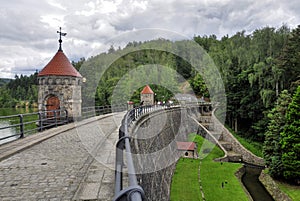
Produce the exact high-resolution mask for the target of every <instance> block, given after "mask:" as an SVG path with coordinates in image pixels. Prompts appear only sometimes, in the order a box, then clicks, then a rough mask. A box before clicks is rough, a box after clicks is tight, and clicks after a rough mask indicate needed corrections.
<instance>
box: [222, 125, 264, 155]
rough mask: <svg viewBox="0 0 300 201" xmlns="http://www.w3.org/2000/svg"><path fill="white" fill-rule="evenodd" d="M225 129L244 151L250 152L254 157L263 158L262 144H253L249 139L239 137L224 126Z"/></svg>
mask: <svg viewBox="0 0 300 201" xmlns="http://www.w3.org/2000/svg"><path fill="white" fill-rule="evenodd" d="M226 128H227V129H228V130H229V131H230V133H231V134H232V135H233V136H234V137H235V138H236V139H237V140H238V141H239V142H240V143H241V144H242V145H243V146H244V147H245V148H246V149H248V150H249V151H250V152H252V153H253V154H254V155H256V156H258V157H263V153H262V149H263V144H262V143H259V142H254V141H252V140H249V139H245V138H243V137H241V136H239V135H238V134H237V133H235V132H234V131H233V130H232V129H230V128H229V127H228V126H226Z"/></svg>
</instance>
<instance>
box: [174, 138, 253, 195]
mask: <svg viewBox="0 0 300 201" xmlns="http://www.w3.org/2000/svg"><path fill="white" fill-rule="evenodd" d="M189 140H190V141H194V142H196V143H197V146H198V151H200V153H199V155H200V158H203V159H202V162H201V171H200V177H201V182H202V186H203V191H204V196H205V199H206V200H207V201H216V200H222V201H227V200H228V201H235V200H236V201H242V200H248V198H247V195H246V194H245V192H244V190H243V188H242V185H241V184H240V182H239V181H238V179H237V178H236V177H235V175H234V173H235V172H236V171H237V170H238V169H239V168H240V167H241V166H242V165H241V164H236V163H222V165H221V163H219V162H214V161H213V159H214V158H218V157H221V156H223V155H224V153H223V152H222V151H221V150H220V149H219V148H218V147H216V146H214V145H213V144H212V143H210V142H208V141H206V140H204V139H203V138H202V137H201V136H199V135H195V134H190V135H189ZM208 150H211V152H210V153H209V154H208V153H207V154H205V153H203V151H208ZM192 161H193V162H192ZM199 163H200V160H199V159H197V160H195V159H187V158H185V159H180V160H179V161H178V163H177V165H176V170H175V173H174V176H173V178H172V184H171V201H189V200H191V201H198V200H202V197H201V192H200V189H199V187H200V186H199V182H198V168H199ZM222 182H224V187H223V188H222V185H221V184H222ZM225 182H227V184H225Z"/></svg>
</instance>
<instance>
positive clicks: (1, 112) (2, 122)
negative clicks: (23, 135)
mask: <svg viewBox="0 0 300 201" xmlns="http://www.w3.org/2000/svg"><path fill="white" fill-rule="evenodd" d="M35 111H37V109H28V108H0V116H9V115H15V114H25V113H31V112H35ZM9 125H11V122H10V121H9V119H0V128H3V127H6V126H9ZM14 134H16V129H15V128H6V129H1V130H0V138H3V137H7V136H11V135H14ZM17 138H18V136H16V137H12V138H8V139H5V140H1V141H0V144H4V143H6V142H10V141H12V140H15V139H17Z"/></svg>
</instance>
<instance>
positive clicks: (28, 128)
mask: <svg viewBox="0 0 300 201" xmlns="http://www.w3.org/2000/svg"><path fill="white" fill-rule="evenodd" d="M126 109H127V106H126V105H124V104H123V105H113V106H111V105H106V106H95V107H84V108H82V112H81V113H82V116H81V119H87V118H90V117H93V116H99V115H103V114H108V113H112V112H120V111H125V110H126ZM0 122H2V125H1V126H0V134H1V135H0V136H1V137H0V144H3V143H6V142H10V141H12V140H16V139H19V138H23V137H24V136H25V135H29V134H33V133H37V132H41V131H43V130H45V129H48V128H52V127H57V126H60V125H64V124H67V123H69V122H70V118H69V114H68V111H67V110H64V109H61V110H51V111H40V112H34V113H26V114H17V115H10V116H0ZM3 122H5V123H3Z"/></svg>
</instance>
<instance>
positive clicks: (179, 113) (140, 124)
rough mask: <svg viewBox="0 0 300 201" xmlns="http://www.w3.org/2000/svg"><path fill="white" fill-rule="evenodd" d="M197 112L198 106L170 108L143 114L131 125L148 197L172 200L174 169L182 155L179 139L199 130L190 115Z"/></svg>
mask: <svg viewBox="0 0 300 201" xmlns="http://www.w3.org/2000/svg"><path fill="white" fill-rule="evenodd" d="M197 115H199V114H198V110H197V109H196V108H194V109H191V108H179V107H178V108H177V107H173V108H172V107H171V108H168V109H166V110H159V111H155V112H152V113H148V114H146V115H144V116H142V117H141V118H140V119H139V120H138V121H137V122H136V123H135V124H134V126H133V127H132V129H131V136H132V137H133V139H132V140H131V144H132V152H133V153H136V154H142V155H136V156H134V157H133V159H134V163H135V168H136V172H137V173H138V175H137V177H138V180H139V183H140V185H141V186H142V187H143V188H144V190H145V193H146V198H147V200H149V201H152V200H160V201H163V200H169V196H170V185H171V181H172V176H173V172H174V170H175V166H176V162H177V160H178V159H179V157H180V156H181V154H182V153H180V152H179V151H177V147H176V141H187V135H188V134H189V133H193V132H194V133H196V132H197V130H198V124H197V123H196V122H195V121H193V120H191V118H190V117H191V116H197Z"/></svg>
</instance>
